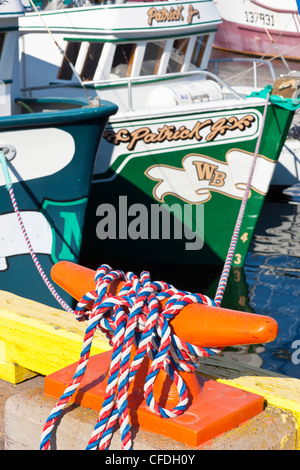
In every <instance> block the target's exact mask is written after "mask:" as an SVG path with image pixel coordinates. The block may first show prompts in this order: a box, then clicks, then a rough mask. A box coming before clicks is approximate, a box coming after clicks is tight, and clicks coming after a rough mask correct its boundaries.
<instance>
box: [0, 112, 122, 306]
mask: <svg viewBox="0 0 300 470" xmlns="http://www.w3.org/2000/svg"><path fill="white" fill-rule="evenodd" d="M116 111H117V107H116V106H115V105H113V104H111V103H106V104H105V105H103V106H101V107H98V108H88V107H87V108H81V109H79V108H78V109H70V110H65V111H57V112H55V111H51V112H44V113H32V114H24V115H16V116H7V117H1V118H0V147H1V149H2V147H4V149H5V147H6V146H7V145H9V146H11V148H14V149H15V151H16V155H15V157H14V158H13V159H12V160H11V161H9V162H8V171H9V174H10V177H11V180H12V188H13V191H14V196H15V201H16V204H17V206H18V210H19V212H20V215H21V219H22V221H23V224H24V227H25V231H26V234H25V233H24V231H22V227H21V225H20V222H19V221H18V219H17V217H16V214H15V213H14V209H13V205H12V200H11V198H10V195H9V194H8V192H7V189H6V186H5V180H4V177H3V174H2V171H1V167H0V179H1V184H0V198H1V211H0V238H1V245H0V289H1V290H4V291H9V292H11V293H14V294H16V295H19V296H22V297H25V298H28V299H31V300H35V301H39V302H42V303H44V304H46V305H50V306H52V307H57V308H59V304H58V303H57V300H56V299H55V298H54V297H53V295H52V294H51V293H50V291H49V289H48V287H47V286H46V284H45V283H44V281H43V279H42V277H41V275H40V273H39V272H38V269H37V266H36V265H35V264H34V262H33V260H32V258H31V256H30V254H29V246H28V245H27V244H26V242H25V236H26V235H27V236H28V238H29V242H30V244H31V247H32V249H33V252H34V254H35V255H36V257H37V262H38V263H39V265H40V267H41V269H42V270H43V271H44V273H45V275H46V276H47V277H48V279H49V281H50V282H52V281H51V274H50V273H51V268H52V266H53V264H54V263H56V262H57V261H61V260H68V261H73V262H75V263H76V262H78V259H79V255H80V249H81V241H82V231H83V227H84V220H85V212H86V206H87V201H88V197H89V192H90V186H91V181H92V174H93V167H94V163H95V159H96V156H97V150H98V145H99V140H100V139H101V137H102V135H103V131H104V129H105V126H106V124H107V121H108V119H109V117H110V115H111V114H113V113H115V112H116ZM3 143H5V145H4V146H3V145H2V144H3ZM1 145H2V146H1ZM54 287H55V289H56V290H57V291H58V293H59V294H60V296H61V297H62V298H63V299H64V300H65V302H67V303H68V304H70V305H71V306H72V297H71V296H69V295H68V294H66V292H64V291H63V290H61V289H60V288H59V287H58V286H57V285H54Z"/></svg>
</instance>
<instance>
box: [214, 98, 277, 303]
mask: <svg viewBox="0 0 300 470" xmlns="http://www.w3.org/2000/svg"><path fill="white" fill-rule="evenodd" d="M269 98H270V94H268V95H267V99H266V103H265V107H264V113H263V117H262V123H261V127H260V132H259V136H258V139H257V142H256V146H255V152H254V156H253V160H252V164H251V168H250V172H249V176H248V181H247V184H246V188H245V192H244V195H243V199H242V202H241V206H240V210H239V213H238V217H237V220H236V224H235V227H234V231H233V234H232V238H231V242H230V245H229V249H228V253H227V256H226V259H225V263H224V266H223V270H222V274H221V276H220V280H219V284H218V287H217V290H216V294H215V298H214V300H215V302H216V305H217V306H218V307H219V306H220V305H221V301H222V299H223V296H224V292H225V289H226V285H227V281H228V277H229V273H230V268H231V265H232V259H233V255H234V252H235V249H236V245H237V242H238V238H239V233H240V229H241V225H242V222H243V219H244V214H245V210H246V205H247V201H248V198H249V193H250V189H251V184H252V179H253V175H254V170H255V166H256V162H257V158H258V152H259V147H260V143H261V138H262V133H263V129H264V125H265V120H266V115H267V109H268V104H269Z"/></svg>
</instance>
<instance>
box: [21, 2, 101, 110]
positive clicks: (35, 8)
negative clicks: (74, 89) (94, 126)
mask: <svg viewBox="0 0 300 470" xmlns="http://www.w3.org/2000/svg"><path fill="white" fill-rule="evenodd" d="M29 2H30V4H31V6H32V7H33V9H34V10H35V12H36V13H37V15H38V16H39V18H40V20H41V22H42V23H43V25H44V27H45V29H46V31H47V33H48V34H49V36H50V37H51V39H52V40H53V42H54V44H55V45H56V47H57V48H58V50H59V52H60V54H62V55H63V56H64V58H65V59H66V61H67V62H68V64H69V66H70V67H71V70H72V72H73V73H74V75H75V77H76V78H77V80H78V82H79V83H80V85H81V87H82V88H83V89H84V91H85V93H86V96H87V99H88V101H89V102H91V101H92V97H91V95H90V94H89V92H88V91H87V88H86V87H85V85H84V83H83V81H82V79H81V77H80V75H79V73H78V72H77V70H76V69H75V67H74V65H73V64H72V62H71V61H70V59H69V58H68V56H67V54H66V53H65V51H64V50H63V49H62V48H61V47H60V45H59V44H58V42H57V41H56V39H55V37H54V36H53V34H52V32H51V30H50V29H49V27H48V25H47V24H46V22H45V21H44V18H43V17H42V15H41V14H40V12H39V10H38V9H37V7H36V6H35V4H34V3H33V0H29Z"/></svg>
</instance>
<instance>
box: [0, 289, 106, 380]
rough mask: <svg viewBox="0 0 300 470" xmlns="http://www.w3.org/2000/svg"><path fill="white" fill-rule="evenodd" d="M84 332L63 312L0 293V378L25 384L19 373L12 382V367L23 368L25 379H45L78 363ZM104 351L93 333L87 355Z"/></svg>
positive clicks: (101, 337) (98, 336)
mask: <svg viewBox="0 0 300 470" xmlns="http://www.w3.org/2000/svg"><path fill="white" fill-rule="evenodd" d="M86 328H87V322H81V323H80V322H78V321H77V320H76V319H75V317H74V316H73V315H72V314H70V313H67V312H65V311H64V310H58V309H54V308H51V307H47V306H45V305H43V304H40V303H38V302H33V301H31V300H28V299H24V298H21V297H18V296H16V295H13V294H11V293H8V292H4V291H0V342H1V344H2V353H1V354H0V360H1V363H0V378H1V379H4V380H7V381H11V382H13V383H15V380H19V381H22V380H25V378H24V379H22V373H20V371H21V369H19V372H18V373H16V371H15V375H16V377H15V378H13V373H12V365H13V366H19V367H22V368H24V369H25V371H23V373H24V377H26V378H28V376H26V371H31V373H35V374H41V375H48V374H51V373H52V372H55V371H56V370H59V369H61V368H63V367H65V366H67V365H69V364H72V363H74V362H76V361H78V360H79V357H80V352H81V348H82V343H83V338H84V334H85V330H86ZM108 349H110V346H109V343H108V340H107V338H106V337H105V336H104V335H103V334H102V333H101V332H100V331H98V332H96V334H95V337H94V340H93V345H92V349H91V355H94V354H99V353H100V352H103V351H107V350H108ZM9 364H10V365H11V366H9ZM9 368H10V369H11V371H10V372H8V369H9ZM11 374H12V375H11Z"/></svg>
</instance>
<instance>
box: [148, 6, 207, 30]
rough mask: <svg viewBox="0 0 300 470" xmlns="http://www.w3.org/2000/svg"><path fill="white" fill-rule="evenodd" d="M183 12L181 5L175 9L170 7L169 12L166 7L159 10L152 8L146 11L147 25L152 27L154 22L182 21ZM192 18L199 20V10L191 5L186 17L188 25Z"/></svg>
mask: <svg viewBox="0 0 300 470" xmlns="http://www.w3.org/2000/svg"><path fill="white" fill-rule="evenodd" d="M183 12H184V6H183V5H178V7H177V8H176V9H175V8H173V7H171V8H170V10H168V9H167V8H166V7H163V8H160V9H157V8H155V7H152V8H150V9H149V10H148V11H147V14H148V24H149V25H150V26H152V24H153V21H154V20H155V21H156V22H157V23H163V22H170V21H184V16H183ZM194 16H197V17H198V18H200V13H199V10H197V9H196V8H194V7H193V5H189V7H188V17H187V23H188V24H191V23H192V21H193V17H194Z"/></svg>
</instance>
